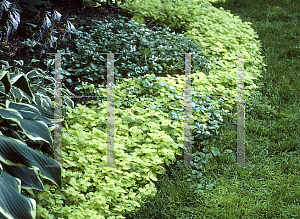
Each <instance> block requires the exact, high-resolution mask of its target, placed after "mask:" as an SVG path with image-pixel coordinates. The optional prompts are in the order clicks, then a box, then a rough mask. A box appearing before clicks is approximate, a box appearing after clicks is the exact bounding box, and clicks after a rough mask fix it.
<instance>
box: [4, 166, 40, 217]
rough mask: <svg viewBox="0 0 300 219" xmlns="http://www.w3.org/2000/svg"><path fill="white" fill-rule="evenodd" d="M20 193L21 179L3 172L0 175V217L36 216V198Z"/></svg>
mask: <svg viewBox="0 0 300 219" xmlns="http://www.w3.org/2000/svg"><path fill="white" fill-rule="evenodd" d="M0 166H1V165H0ZM0 174H1V171H0ZM20 193H21V181H20V179H18V178H15V177H13V176H11V175H9V174H7V173H6V172H2V174H1V175H0V218H36V202H35V200H34V199H31V198H27V197H25V196H23V195H22V194H20ZM15 203H18V204H17V205H16V204H15Z"/></svg>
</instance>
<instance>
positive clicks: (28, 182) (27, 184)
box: [2, 163, 44, 191]
mask: <svg viewBox="0 0 300 219" xmlns="http://www.w3.org/2000/svg"><path fill="white" fill-rule="evenodd" d="M2 166H3V168H4V169H5V171H6V172H7V173H8V174H9V175H11V176H13V177H16V178H18V179H22V181H21V187H22V188H23V189H32V188H33V189H36V190H39V191H44V187H43V183H42V182H41V181H40V180H39V176H38V175H37V174H36V172H35V171H34V170H33V169H28V168H27V167H19V166H9V165H6V164H5V163H2Z"/></svg>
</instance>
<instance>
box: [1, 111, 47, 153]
mask: <svg viewBox="0 0 300 219" xmlns="http://www.w3.org/2000/svg"><path fill="white" fill-rule="evenodd" d="M0 116H1V117H2V118H4V119H7V120H11V121H13V122H15V123H17V124H18V125H19V126H20V127H21V128H22V130H23V131H24V132H25V134H26V135H27V137H28V138H30V139H31V140H42V141H45V142H47V143H48V144H49V145H50V146H51V147H52V148H53V139H52V136H51V133H50V132H49V129H48V126H47V124H46V123H44V122H42V121H31V120H27V119H23V117H22V115H21V114H20V113H19V112H18V111H17V110H15V109H0Z"/></svg>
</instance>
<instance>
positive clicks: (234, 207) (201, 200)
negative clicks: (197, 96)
mask: <svg viewBox="0 0 300 219" xmlns="http://www.w3.org/2000/svg"><path fill="white" fill-rule="evenodd" d="M210 2H211V3H212V4H213V6H215V7H217V8H220V7H223V8H224V9H225V10H231V13H232V14H234V15H237V16H239V17H240V18H241V19H242V20H243V21H247V22H251V23H252V27H253V29H254V30H255V31H256V32H257V33H258V36H259V40H260V41H261V43H262V46H263V48H262V55H263V56H265V59H264V61H265V63H266V64H267V65H268V66H267V70H266V72H263V78H261V79H260V80H259V81H258V83H257V84H258V85H259V86H260V89H259V90H258V91H257V92H256V93H255V95H253V96H252V97H251V98H249V99H246V101H245V103H246V104H245V105H246V115H245V117H246V119H245V162H246V165H254V167H228V163H225V162H224V163H220V162H212V161H211V162H209V163H207V165H206V167H205V168H204V169H202V170H201V171H197V170H196V169H191V168H178V167H174V165H170V166H169V167H168V169H167V173H166V174H164V175H159V176H158V179H159V181H158V182H156V183H155V184H156V187H157V194H156V196H155V197H154V198H149V199H147V200H145V204H143V205H142V207H141V209H140V210H138V211H137V212H135V213H132V214H131V215H126V218H222V219H224V218H230V219H232V218H255V219H258V218H289V219H291V218H300V176H299V175H300V162H299V160H300V159H299V149H300V137H299V132H300V125H299V123H300V103H299V99H300V98H299V94H300V91H299V90H300V22H299V21H300V1H288V0H264V1H262V0H247V1H245V0H227V1H218V0H214V1H212V0H211V1H210ZM233 113H234V112H232V114H231V115H228V116H227V117H226V118H225V120H224V123H223V125H222V126H221V127H220V128H219V130H220V133H219V135H218V136H215V137H214V139H212V140H211V141H210V142H209V144H208V146H211V147H217V148H223V149H224V148H235V146H236V120H237V119H236V118H235V117H234V116H233V115H234V114H233Z"/></svg>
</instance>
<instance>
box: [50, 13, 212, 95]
mask: <svg viewBox="0 0 300 219" xmlns="http://www.w3.org/2000/svg"><path fill="white" fill-rule="evenodd" d="M93 22H94V23H95V25H93V26H91V27H87V29H88V30H89V31H88V32H83V31H81V30H82V29H83V27H81V28H79V30H76V31H74V35H75V38H74V40H73V42H74V43H75V44H76V47H77V49H75V51H69V49H67V51H60V52H67V53H72V55H71V56H62V58H61V60H62V68H63V71H62V75H63V79H62V80H63V81H64V82H66V84H67V86H68V88H69V89H71V90H72V89H73V88H75V87H76V86H80V85H81V84H82V82H88V83H93V84H101V85H104V84H106V83H107V81H106V79H107V55H106V54H100V53H109V52H111V53H123V54H117V55H114V59H115V61H114V77H115V82H118V81H119V79H120V78H128V77H137V76H142V75H145V74H149V73H155V75H157V76H164V75H167V74H171V75H174V74H184V68H185V66H184V64H185V54H181V53H185V52H187V53H189V52H190V53H192V52H193V53H197V54H194V55H192V56H191V61H192V62H191V65H192V68H191V72H192V73H193V72H194V71H195V70H199V71H200V70H202V71H203V72H207V70H208V69H210V65H209V64H210V62H209V60H208V59H205V58H203V57H202V56H201V51H202V49H201V48H200V45H199V44H196V43H193V42H191V41H188V40H187V38H184V37H182V36H181V35H179V34H175V33H171V32H170V30H169V29H168V28H167V29H163V28H160V27H153V30H150V29H148V28H146V26H145V25H144V24H142V25H139V24H138V23H136V22H134V21H133V20H128V18H126V17H121V16H119V19H118V20H111V21H110V22H107V21H96V20H93ZM53 74H54V72H53ZM72 91H74V93H76V92H75V89H74V90H72ZM77 93H81V92H77ZM81 94H83V93H81Z"/></svg>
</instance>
